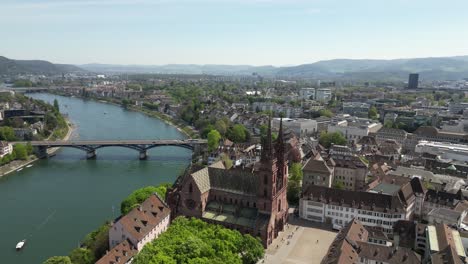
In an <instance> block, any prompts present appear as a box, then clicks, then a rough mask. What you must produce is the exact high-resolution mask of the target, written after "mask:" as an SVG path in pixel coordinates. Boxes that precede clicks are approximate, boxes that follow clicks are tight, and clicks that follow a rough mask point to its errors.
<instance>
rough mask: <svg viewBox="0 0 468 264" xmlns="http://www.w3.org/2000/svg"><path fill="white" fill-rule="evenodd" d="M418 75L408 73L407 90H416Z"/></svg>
mask: <svg viewBox="0 0 468 264" xmlns="http://www.w3.org/2000/svg"><path fill="white" fill-rule="evenodd" d="M418 84H419V74H417V73H410V75H409V77H408V89H418Z"/></svg>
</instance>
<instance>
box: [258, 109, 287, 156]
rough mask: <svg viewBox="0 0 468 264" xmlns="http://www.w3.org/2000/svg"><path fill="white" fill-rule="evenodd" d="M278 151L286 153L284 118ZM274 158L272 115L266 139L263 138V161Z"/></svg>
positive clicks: (279, 132)
mask: <svg viewBox="0 0 468 264" xmlns="http://www.w3.org/2000/svg"><path fill="white" fill-rule="evenodd" d="M276 151H277V152H281V153H284V139H283V118H282V117H281V119H280V125H279V131H278V139H277V140H276ZM271 159H273V140H272V133H271V116H268V131H267V135H266V138H265V139H262V161H269V160H271Z"/></svg>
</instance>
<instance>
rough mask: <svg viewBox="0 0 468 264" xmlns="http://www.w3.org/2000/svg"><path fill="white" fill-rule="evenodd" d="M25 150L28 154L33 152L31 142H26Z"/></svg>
mask: <svg viewBox="0 0 468 264" xmlns="http://www.w3.org/2000/svg"><path fill="white" fill-rule="evenodd" d="M26 151H27V152H28V155H31V154H33V151H34V149H33V146H32V145H31V142H28V143H26Z"/></svg>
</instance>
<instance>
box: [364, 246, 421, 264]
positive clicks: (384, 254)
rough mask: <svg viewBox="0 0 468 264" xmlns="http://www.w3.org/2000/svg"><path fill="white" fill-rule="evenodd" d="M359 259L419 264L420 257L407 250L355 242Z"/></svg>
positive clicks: (394, 263) (393, 263)
mask: <svg viewBox="0 0 468 264" xmlns="http://www.w3.org/2000/svg"><path fill="white" fill-rule="evenodd" d="M357 244H358V245H359V249H360V251H359V257H360V258H366V259H369V260H374V261H377V262H384V263H389V264H413V263H421V256H420V255H419V254H417V253H416V252H414V251H412V250H411V249H409V248H404V247H399V248H398V249H397V248H395V247H388V246H384V245H377V244H370V243H365V242H357Z"/></svg>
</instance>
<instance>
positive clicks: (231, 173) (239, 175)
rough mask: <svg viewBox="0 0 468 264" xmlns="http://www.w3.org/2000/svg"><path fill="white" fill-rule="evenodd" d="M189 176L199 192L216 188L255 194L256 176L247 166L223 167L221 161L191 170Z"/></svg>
mask: <svg viewBox="0 0 468 264" xmlns="http://www.w3.org/2000/svg"><path fill="white" fill-rule="evenodd" d="M191 176H192V178H193V180H194V182H195V184H196V185H197V187H198V189H199V190H200V192H201V193H205V192H207V191H209V190H210V189H216V190H222V191H226V192H232V193H238V194H245V195H254V196H255V195H256V194H257V186H258V177H257V176H256V175H255V174H254V173H253V172H252V169H249V168H232V169H225V168H224V165H222V163H220V162H217V163H214V164H212V165H211V166H209V167H205V168H202V169H200V170H198V171H195V172H193V173H192V174H191Z"/></svg>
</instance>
